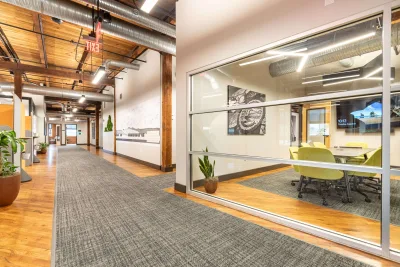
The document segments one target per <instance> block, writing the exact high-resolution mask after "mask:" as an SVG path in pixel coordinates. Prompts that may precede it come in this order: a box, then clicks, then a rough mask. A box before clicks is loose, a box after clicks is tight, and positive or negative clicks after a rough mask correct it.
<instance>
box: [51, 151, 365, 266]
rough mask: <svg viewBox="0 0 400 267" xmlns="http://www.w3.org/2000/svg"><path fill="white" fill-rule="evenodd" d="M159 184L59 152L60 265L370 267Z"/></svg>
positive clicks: (75, 154)
mask: <svg viewBox="0 0 400 267" xmlns="http://www.w3.org/2000/svg"><path fill="white" fill-rule="evenodd" d="M170 176H171V175H167V179H168V177H169V178H171V177H170ZM157 180H163V176H157V177H152V178H150V179H146V178H144V179H142V178H138V177H136V176H135V175H132V174H131V173H129V172H127V171H125V170H123V169H121V168H119V167H117V166H115V165H113V164H112V163H110V162H108V161H106V160H103V159H101V158H99V157H97V156H95V155H92V154H90V153H89V152H87V151H85V150H83V149H80V148H75V147H62V148H59V153H58V159H57V180H56V204H55V206H56V211H55V225H56V227H55V238H56V240H55V241H56V245H55V255H53V256H55V259H53V260H55V265H56V266H60V267H61V266H62V267H70V266H71V267H72V266H76V267H82V266H85V267H89V266H107V267H110V266H118V267H122V266H138V267H146V266H171V267H178V266H199V267H200V266H201V267H205V266H227V267H228V266H229V267H235V266H264V267H265V266H274V267H276V266H293V267H294V266H296V267H302V266H368V265H366V264H363V263H361V262H358V261H355V260H352V259H350V258H347V257H344V256H341V255H339V254H336V253H333V252H330V251H328V250H325V249H322V248H319V247H316V246H313V245H310V244H308V243H305V242H303V241H301V240H297V239H294V238H291V237H288V236H285V235H283V234H280V233H277V232H274V231H271V230H268V229H266V228H263V227H261V226H258V225H255V224H252V223H250V222H247V221H244V220H241V219H239V218H236V217H233V216H231V215H228V214H225V213H222V212H219V211H217V210H215V209H212V208H208V207H205V206H203V205H200V204H197V203H194V202H192V201H190V200H186V199H184V198H181V197H177V196H174V195H171V194H169V193H166V192H164V191H162V190H161V188H162V187H164V186H165V184H164V181H162V182H160V181H157ZM168 183H169V182H168Z"/></svg>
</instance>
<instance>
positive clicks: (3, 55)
mask: <svg viewBox="0 0 400 267" xmlns="http://www.w3.org/2000/svg"><path fill="white" fill-rule="evenodd" d="M0 56H1V59H2V60H4V61H11V60H10V59H9V56H8V54H7V52H6V51H4V49H3V47H1V46H0Z"/></svg>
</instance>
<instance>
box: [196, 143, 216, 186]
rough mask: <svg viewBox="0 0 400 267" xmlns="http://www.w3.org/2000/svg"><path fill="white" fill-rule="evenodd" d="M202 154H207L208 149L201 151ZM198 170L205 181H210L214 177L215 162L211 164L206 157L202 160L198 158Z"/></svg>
mask: <svg viewBox="0 0 400 267" xmlns="http://www.w3.org/2000/svg"><path fill="white" fill-rule="evenodd" d="M203 151H204V152H208V148H207V147H206V150H203ZM199 164H200V165H199V168H200V170H201V172H202V173H203V174H204V177H205V178H206V179H210V178H213V177H214V170H215V160H214V162H213V164H211V162H210V161H209V159H208V156H204V157H203V159H201V158H199Z"/></svg>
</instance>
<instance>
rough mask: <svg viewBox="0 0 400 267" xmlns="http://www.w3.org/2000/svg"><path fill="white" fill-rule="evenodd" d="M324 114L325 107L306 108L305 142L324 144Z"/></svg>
mask: <svg viewBox="0 0 400 267" xmlns="http://www.w3.org/2000/svg"><path fill="white" fill-rule="evenodd" d="M325 114H326V110H325V108H316V109H308V110H307V142H313V143H315V142H318V143H322V144H325V136H326V135H327V125H326V123H325Z"/></svg>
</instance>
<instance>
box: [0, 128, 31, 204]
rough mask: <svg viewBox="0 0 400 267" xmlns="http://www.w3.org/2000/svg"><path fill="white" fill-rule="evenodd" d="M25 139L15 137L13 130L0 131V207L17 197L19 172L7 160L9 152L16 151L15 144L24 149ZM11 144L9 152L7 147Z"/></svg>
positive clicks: (19, 181)
mask: <svg viewBox="0 0 400 267" xmlns="http://www.w3.org/2000/svg"><path fill="white" fill-rule="evenodd" d="M24 143H25V140H23V139H20V138H17V137H16V134H15V132H14V131H0V207H3V206H8V205H11V204H12V203H13V202H14V200H15V199H16V198H17V196H18V193H19V188H20V185H21V174H20V173H17V172H16V171H17V166H15V165H14V164H13V163H12V162H10V161H9V157H11V153H13V154H15V153H17V151H18V149H17V145H18V144H19V145H20V146H21V151H23V150H24ZM10 146H11V152H9V151H8V148H9V147H10Z"/></svg>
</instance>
